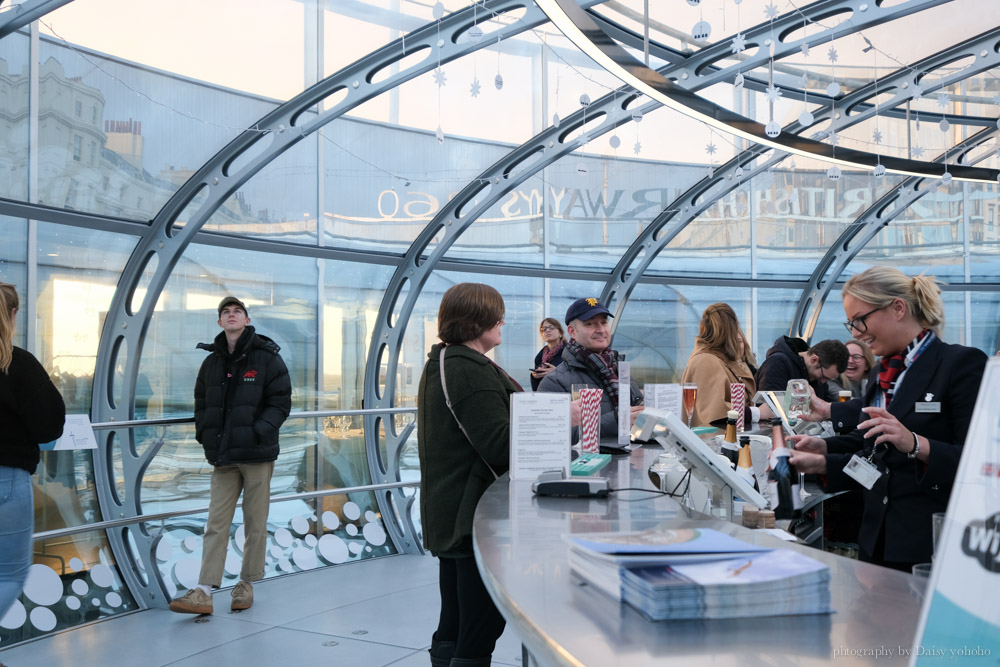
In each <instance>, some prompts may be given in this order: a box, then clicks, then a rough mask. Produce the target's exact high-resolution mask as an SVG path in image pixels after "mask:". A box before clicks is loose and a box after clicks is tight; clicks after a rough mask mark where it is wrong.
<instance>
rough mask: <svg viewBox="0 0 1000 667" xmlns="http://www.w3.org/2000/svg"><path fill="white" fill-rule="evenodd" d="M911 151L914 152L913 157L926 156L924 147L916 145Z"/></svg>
mask: <svg viewBox="0 0 1000 667" xmlns="http://www.w3.org/2000/svg"><path fill="white" fill-rule="evenodd" d="M910 152H911V153H913V157H915V158H918V159H919V158H922V157H923V156H924V147H923V146H914V147H913V148H911V149H910Z"/></svg>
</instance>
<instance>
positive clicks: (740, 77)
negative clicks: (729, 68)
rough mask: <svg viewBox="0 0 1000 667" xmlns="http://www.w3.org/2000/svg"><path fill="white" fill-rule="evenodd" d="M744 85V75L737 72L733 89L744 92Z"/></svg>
mask: <svg viewBox="0 0 1000 667" xmlns="http://www.w3.org/2000/svg"><path fill="white" fill-rule="evenodd" d="M743 83H744V79H743V74H742V73H740V72H737V74H736V78H735V79H734V80H733V87H735V88H736V90H738V91H739V90H743Z"/></svg>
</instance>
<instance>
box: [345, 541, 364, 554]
mask: <svg viewBox="0 0 1000 667" xmlns="http://www.w3.org/2000/svg"><path fill="white" fill-rule="evenodd" d="M347 548H348V549H350V550H351V553H352V554H359V553H361V549H362V547H361V545H360V544H358V543H357V542H351V543H350V544H348V545H347Z"/></svg>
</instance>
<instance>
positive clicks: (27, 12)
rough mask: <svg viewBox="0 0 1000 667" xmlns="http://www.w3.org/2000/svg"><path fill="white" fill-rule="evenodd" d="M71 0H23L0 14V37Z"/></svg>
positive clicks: (13, 31) (15, 30)
mask: <svg viewBox="0 0 1000 667" xmlns="http://www.w3.org/2000/svg"><path fill="white" fill-rule="evenodd" d="M72 1H73V0H25V1H24V2H22V3H20V4H18V5H15V6H14V7H13V8H12V9H8V10H7V11H5V12H3V13H2V14H0V39H3V38H4V37H6V36H7V35H10V34H11V33H15V32H17V31H18V30H20V29H21V28H23V27H24V26H26V25H28V24H29V23H31V22H32V21H34V20H35V19H38V18H41V17H43V16H45V15H46V14H48V13H49V12H51V11H54V10H56V9H59V8H60V7H62V6H63V5H67V4H69V3H70V2H72Z"/></svg>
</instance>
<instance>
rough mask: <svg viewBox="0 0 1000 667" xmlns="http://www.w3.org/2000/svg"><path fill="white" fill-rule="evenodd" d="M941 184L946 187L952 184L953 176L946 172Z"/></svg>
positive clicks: (942, 175) (942, 176)
mask: <svg viewBox="0 0 1000 667" xmlns="http://www.w3.org/2000/svg"><path fill="white" fill-rule="evenodd" d="M941 183H942V184H944V185H948V184H949V183H951V174H950V173H949V172H947V171H945V172H944V173H943V174H941Z"/></svg>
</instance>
